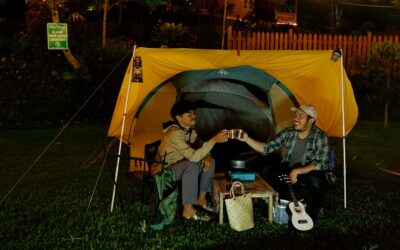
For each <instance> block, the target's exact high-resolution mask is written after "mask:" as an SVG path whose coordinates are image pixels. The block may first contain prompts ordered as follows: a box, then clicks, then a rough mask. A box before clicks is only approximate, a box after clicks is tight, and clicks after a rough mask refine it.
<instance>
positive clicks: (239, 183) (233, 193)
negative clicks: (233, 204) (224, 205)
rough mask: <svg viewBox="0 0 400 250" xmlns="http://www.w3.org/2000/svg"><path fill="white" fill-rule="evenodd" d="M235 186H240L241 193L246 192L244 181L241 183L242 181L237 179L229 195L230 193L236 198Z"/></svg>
mask: <svg viewBox="0 0 400 250" xmlns="http://www.w3.org/2000/svg"><path fill="white" fill-rule="evenodd" d="M235 187H240V191H241V193H242V194H244V186H243V183H241V182H240V181H235V182H233V183H232V186H231V190H230V191H229V195H230V196H231V197H232V198H235Z"/></svg>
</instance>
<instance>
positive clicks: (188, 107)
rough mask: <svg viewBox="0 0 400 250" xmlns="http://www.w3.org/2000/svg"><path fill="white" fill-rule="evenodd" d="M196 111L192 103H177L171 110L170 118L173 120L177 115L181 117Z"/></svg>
mask: <svg viewBox="0 0 400 250" xmlns="http://www.w3.org/2000/svg"><path fill="white" fill-rule="evenodd" d="M194 110H196V107H195V105H194V104H193V103H191V102H188V101H178V102H176V103H175V104H174V105H173V106H172V108H171V117H172V118H174V119H175V117H176V116H178V115H183V114H184V113H187V112H189V111H194Z"/></svg>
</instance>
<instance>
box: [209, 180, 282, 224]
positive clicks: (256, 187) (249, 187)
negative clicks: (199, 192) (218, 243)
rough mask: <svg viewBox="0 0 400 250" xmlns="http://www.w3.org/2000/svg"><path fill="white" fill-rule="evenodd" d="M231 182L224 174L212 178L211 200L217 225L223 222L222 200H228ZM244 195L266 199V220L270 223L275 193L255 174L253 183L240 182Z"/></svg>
mask: <svg viewBox="0 0 400 250" xmlns="http://www.w3.org/2000/svg"><path fill="white" fill-rule="evenodd" d="M232 182H233V181H231V180H228V179H227V178H226V176H225V173H215V176H214V178H213V198H214V201H215V204H216V207H217V211H219V212H218V214H219V224H222V223H223V222H224V200H225V198H229V197H230V196H229V190H230V186H231V184H232ZM242 183H243V185H244V188H245V192H246V193H250V194H251V197H252V198H268V219H269V221H270V222H272V209H273V202H274V201H273V198H274V195H277V192H275V191H274V189H273V188H272V187H271V186H270V185H269V184H268V183H267V182H266V181H265V180H264V179H263V178H261V176H260V175H259V174H258V173H256V179H255V180H254V181H243V182H242Z"/></svg>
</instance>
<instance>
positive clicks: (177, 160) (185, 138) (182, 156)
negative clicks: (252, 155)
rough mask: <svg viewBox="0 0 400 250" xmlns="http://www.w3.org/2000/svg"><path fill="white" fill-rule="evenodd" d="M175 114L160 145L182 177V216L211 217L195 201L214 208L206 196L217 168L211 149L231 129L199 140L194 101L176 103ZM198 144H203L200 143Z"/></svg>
mask: <svg viewBox="0 0 400 250" xmlns="http://www.w3.org/2000/svg"><path fill="white" fill-rule="evenodd" d="M171 117H172V118H173V119H174V123H173V124H172V125H171V126H169V127H167V128H165V129H164V136H163V138H162V140H161V144H160V146H159V149H158V152H159V155H160V156H165V161H166V163H167V167H170V168H171V169H172V170H173V171H174V173H175V179H176V181H178V180H182V204H183V212H182V216H183V217H184V218H186V219H194V220H202V221H208V220H210V216H209V215H207V214H206V213H204V211H203V212H202V211H197V210H196V209H195V207H194V206H193V205H199V206H200V207H202V208H203V209H205V210H207V211H213V208H212V207H211V206H210V205H209V204H208V203H207V200H206V193H207V192H211V185H212V182H211V180H212V178H213V176H214V172H215V161H214V159H213V158H212V157H211V155H210V151H211V149H212V148H213V147H214V145H215V144H216V143H220V142H226V141H227V140H228V134H227V131H226V130H222V131H220V132H219V133H217V134H216V135H215V136H214V137H212V138H211V139H210V140H209V141H206V142H204V143H202V142H200V143H199V138H198V137H197V133H196V130H195V128H194V126H195V125H196V114H195V107H194V105H193V104H192V103H190V102H186V101H179V102H177V103H175V104H174V105H173V107H172V108H171ZM198 144H201V145H200V146H199V147H196V146H195V145H198ZM157 171H159V169H156V168H155V172H157ZM155 172H153V174H154V173H155ZM199 175H200V187H199V183H198V180H199ZM199 189H200V192H199Z"/></svg>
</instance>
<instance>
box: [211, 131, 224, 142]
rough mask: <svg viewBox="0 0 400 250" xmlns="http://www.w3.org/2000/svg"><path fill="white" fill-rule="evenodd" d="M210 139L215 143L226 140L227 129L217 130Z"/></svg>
mask: <svg viewBox="0 0 400 250" xmlns="http://www.w3.org/2000/svg"><path fill="white" fill-rule="evenodd" d="M211 139H212V140H214V141H215V142H216V143H220V142H227V141H228V130H226V129H224V130H221V131H219V132H218V133H217V134H216V135H214V137H213V138H211Z"/></svg>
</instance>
